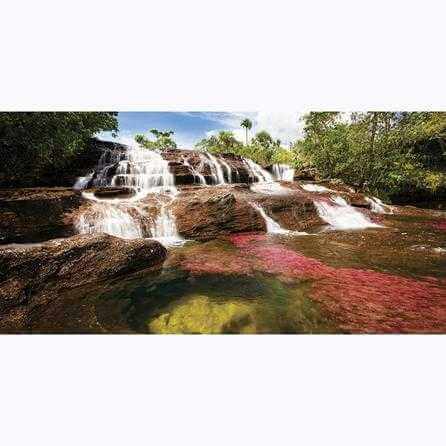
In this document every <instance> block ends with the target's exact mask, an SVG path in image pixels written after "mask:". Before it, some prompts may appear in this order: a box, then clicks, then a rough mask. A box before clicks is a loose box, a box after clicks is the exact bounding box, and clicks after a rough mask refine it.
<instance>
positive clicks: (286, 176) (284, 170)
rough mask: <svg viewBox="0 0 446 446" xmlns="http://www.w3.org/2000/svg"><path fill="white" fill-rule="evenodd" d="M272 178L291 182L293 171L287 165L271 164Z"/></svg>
mask: <svg viewBox="0 0 446 446" xmlns="http://www.w3.org/2000/svg"><path fill="white" fill-rule="evenodd" d="M273 176H274V178H275V179H276V180H277V181H293V179H294V169H293V168H292V167H291V166H289V165H288V164H273Z"/></svg>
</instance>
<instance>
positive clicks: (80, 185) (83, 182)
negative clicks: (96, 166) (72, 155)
mask: <svg viewBox="0 0 446 446" xmlns="http://www.w3.org/2000/svg"><path fill="white" fill-rule="evenodd" d="M93 174H94V172H91V173H89V174H88V175H86V176H85V177H79V178H78V179H77V180H76V182H75V183H74V186H73V189H74V190H82V189H85V188H86V187H87V186H88V183H89V182H90V181H91V179H92V178H93Z"/></svg>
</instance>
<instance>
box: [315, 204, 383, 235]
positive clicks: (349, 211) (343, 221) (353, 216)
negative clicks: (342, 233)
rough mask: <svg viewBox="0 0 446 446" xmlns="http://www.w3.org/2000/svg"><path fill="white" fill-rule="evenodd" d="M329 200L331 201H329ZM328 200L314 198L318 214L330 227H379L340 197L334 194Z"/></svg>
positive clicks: (341, 228)
mask: <svg viewBox="0 0 446 446" xmlns="http://www.w3.org/2000/svg"><path fill="white" fill-rule="evenodd" d="M330 201H331V203H330ZM330 201H325V200H324V201H323V200H314V205H315V206H316V209H317V212H318V214H319V216H320V217H321V218H322V220H324V221H325V222H326V223H328V224H329V225H330V226H331V228H332V229H340V230H343V229H364V228H381V227H382V226H380V225H378V224H376V223H373V222H372V221H370V220H369V219H368V218H367V217H366V216H365V215H364V214H362V213H361V212H359V211H358V210H356V209H354V208H353V207H352V206H350V205H349V204H348V203H347V202H346V201H345V200H344V199H343V198H342V197H339V196H336V197H333V198H331V199H330Z"/></svg>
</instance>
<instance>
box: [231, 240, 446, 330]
mask: <svg viewBox="0 0 446 446" xmlns="http://www.w3.org/2000/svg"><path fill="white" fill-rule="evenodd" d="M230 239H231V241H232V243H233V244H234V245H235V246H237V247H238V248H240V249H241V250H242V251H243V252H244V253H245V255H247V256H248V257H253V258H256V259H258V260H259V261H260V263H259V264H260V265H261V268H262V269H263V270H264V271H265V272H270V273H273V274H279V275H282V276H285V277H292V278H297V279H309V280H312V281H313V282H312V287H311V290H310V297H311V298H312V299H314V300H315V301H317V302H318V303H319V304H320V305H321V308H322V309H323V311H325V312H326V313H328V314H329V315H331V316H332V317H333V318H334V319H336V320H337V321H338V323H339V326H340V328H341V329H342V330H345V331H347V332H357V333H358V332H369V333H386V332H387V333H401V332H445V331H446V288H445V285H446V284H445V283H444V281H441V280H439V279H436V278H432V277H427V278H424V279H423V280H415V279H412V278H407V277H401V276H396V275H392V274H387V273H381V272H377V271H372V270H364V269H356V268H334V267H332V266H329V265H326V264H324V263H322V262H320V261H319V260H316V259H312V258H309V257H306V256H304V255H302V254H300V253H297V252H295V251H293V250H291V249H289V248H287V247H285V246H283V245H280V244H275V243H271V242H270V241H268V239H267V237H266V236H264V235H235V236H231V237H230Z"/></svg>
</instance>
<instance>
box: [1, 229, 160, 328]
mask: <svg viewBox="0 0 446 446" xmlns="http://www.w3.org/2000/svg"><path fill="white" fill-rule="evenodd" d="M165 257H166V249H165V248H164V247H163V246H162V245H161V244H160V243H158V242H156V241H154V240H145V239H144V240H142V239H140V240H130V241H125V240H122V239H119V238H116V237H112V236H109V235H105V234H101V235H77V236H74V237H70V238H67V239H60V240H52V241H50V242H46V243H42V244H36V245H34V246H33V245H27V246H25V247H13V248H8V247H6V248H0V314H2V313H6V312H8V311H9V310H11V309H14V308H15V307H19V306H23V305H26V307H27V308H25V310H26V311H25V313H26V312H27V311H28V310H32V308H33V307H35V306H36V305H42V304H44V303H46V302H49V301H51V300H52V298H53V297H54V296H56V295H57V291H60V290H63V289H69V288H75V287H78V286H82V285H86V284H89V283H93V282H97V281H101V280H104V279H108V278H112V277H116V276H118V275H122V274H126V273H130V272H133V271H137V270H141V269H145V268H149V267H152V266H154V265H156V264H159V263H160V262H162V261H163V260H164V259H165ZM22 316H23V314H21V317H22ZM13 317H15V316H14V315H13ZM25 319H26V317H25ZM4 322H5V320H4V319H3V321H2V324H1V325H0V329H1V328H3V326H4Z"/></svg>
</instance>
